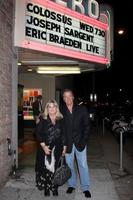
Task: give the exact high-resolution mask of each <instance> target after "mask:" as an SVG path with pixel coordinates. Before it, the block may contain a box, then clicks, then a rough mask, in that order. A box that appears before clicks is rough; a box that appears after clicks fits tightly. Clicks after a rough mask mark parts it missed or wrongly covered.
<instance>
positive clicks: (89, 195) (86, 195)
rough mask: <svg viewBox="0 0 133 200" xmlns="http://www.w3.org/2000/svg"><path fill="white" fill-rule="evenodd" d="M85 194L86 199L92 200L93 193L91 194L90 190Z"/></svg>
mask: <svg viewBox="0 0 133 200" xmlns="http://www.w3.org/2000/svg"><path fill="white" fill-rule="evenodd" d="M83 193H84V194H85V197H86V198H91V193H90V191H89V190H86V191H84V192H83Z"/></svg>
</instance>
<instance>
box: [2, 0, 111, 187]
mask: <svg viewBox="0 0 133 200" xmlns="http://www.w3.org/2000/svg"><path fill="white" fill-rule="evenodd" d="M0 36H1V37H0V97H1V101H0V177H1V180H0V185H3V184H4V183H5V181H6V180H7V179H8V177H9V174H10V172H11V171H12V167H13V166H14V161H15V164H16V167H18V103H19V102H18V85H21V86H23V88H24V89H25V90H24V91H25V94H26V91H28V90H29V91H30V92H31V91H32V94H33V93H34V94H38V92H41V94H42V96H43V98H44V105H45V103H46V102H47V100H48V99H50V98H56V99H57V100H58V97H59V91H60V90H61V89H63V88H64V87H69V86H70V85H72V80H71V77H70V78H69V80H68V76H66V75H68V74H69V75H72V74H79V73H86V72H89V71H100V70H104V69H106V68H107V67H109V66H110V65H111V59H112V55H113V13H112V9H111V7H110V6H108V5H105V4H104V5H100V4H99V3H98V1H96V0H81V1H76V0H70V1H66V0H16V1H15V0H8V1H4V0H1V1H0ZM33 91H34V92H33ZM30 94H31V93H30ZM24 98H25V99H26V98H27V97H26V96H25V97H24ZM33 98H34V97H33ZM30 99H32V98H31V96H30ZM25 101H26V100H25ZM26 106H27V104H26ZM28 106H29V105H28ZM28 106H27V107H28ZM27 107H26V108H25V109H27ZM28 117H31V115H30V114H29V115H27V110H25V119H28ZM30 119H31V118H30Z"/></svg>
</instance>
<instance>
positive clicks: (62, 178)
mask: <svg viewBox="0 0 133 200" xmlns="http://www.w3.org/2000/svg"><path fill="white" fill-rule="evenodd" d="M59 165H60V166H59ZM71 175H72V174H71V169H70V168H69V166H68V165H67V163H66V162H65V157H64V156H61V158H60V160H59V162H58V166H57V169H56V171H55V173H54V176H53V184H54V185H57V186H61V185H63V184H64V183H65V182H66V181H67V180H68V179H69V178H70V177H71Z"/></svg>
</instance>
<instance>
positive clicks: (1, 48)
mask: <svg viewBox="0 0 133 200" xmlns="http://www.w3.org/2000/svg"><path fill="white" fill-rule="evenodd" d="M12 32H13V0H8V1H5V0H0V186H2V185H3V184H4V183H5V181H6V180H7V178H8V175H9V172H10V170H11V156H8V148H7V138H8V137H9V138H12Z"/></svg>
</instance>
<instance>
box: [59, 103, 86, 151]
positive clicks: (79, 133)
mask: <svg viewBox="0 0 133 200" xmlns="http://www.w3.org/2000/svg"><path fill="white" fill-rule="evenodd" d="M61 112H62V114H63V125H64V134H65V135H66V138H67V144H68V148H67V153H71V151H72V146H73V144H74V145H75V146H76V148H77V150H78V151H83V150H84V148H85V146H86V144H87V142H88V136H89V128H90V125H89V115H88V112H87V109H86V107H84V106H79V105H74V106H73V110H72V113H70V111H69V110H68V108H67V106H66V105H65V106H63V107H62V108H61Z"/></svg>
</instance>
